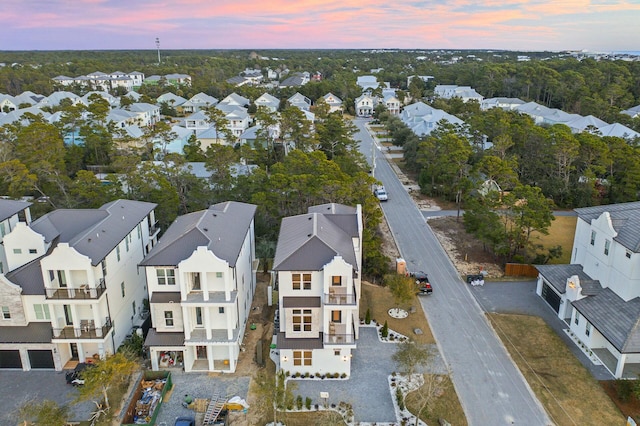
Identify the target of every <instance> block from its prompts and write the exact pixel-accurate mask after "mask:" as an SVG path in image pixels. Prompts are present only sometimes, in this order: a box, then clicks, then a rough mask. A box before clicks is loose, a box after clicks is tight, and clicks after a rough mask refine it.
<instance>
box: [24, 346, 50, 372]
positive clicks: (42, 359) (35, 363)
mask: <svg viewBox="0 0 640 426" xmlns="http://www.w3.org/2000/svg"><path fill="white" fill-rule="evenodd" d="M27 352H28V353H29V362H30V363H31V368H55V365H54V363H53V354H52V353H51V350H48V351H47V350H30V351H27Z"/></svg>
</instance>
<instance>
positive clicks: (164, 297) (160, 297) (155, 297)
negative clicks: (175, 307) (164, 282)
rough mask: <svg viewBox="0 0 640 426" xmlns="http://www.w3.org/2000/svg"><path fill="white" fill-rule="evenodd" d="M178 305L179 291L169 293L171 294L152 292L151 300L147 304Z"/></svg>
mask: <svg viewBox="0 0 640 426" xmlns="http://www.w3.org/2000/svg"><path fill="white" fill-rule="evenodd" d="M171 302H173V303H180V292H179V291H171V292H161V291H154V292H153V293H152V294H151V300H150V301H149V303H171Z"/></svg>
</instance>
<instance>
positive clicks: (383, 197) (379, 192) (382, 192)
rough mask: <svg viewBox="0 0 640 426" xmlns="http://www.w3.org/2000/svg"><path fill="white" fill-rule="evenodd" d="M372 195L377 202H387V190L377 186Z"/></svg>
mask: <svg viewBox="0 0 640 426" xmlns="http://www.w3.org/2000/svg"><path fill="white" fill-rule="evenodd" d="M373 195H375V196H376V197H377V198H378V200H379V201H387V200H388V199H389V196H388V195H387V190H386V189H384V186H378V187H377V188H376V189H375V190H374V191H373Z"/></svg>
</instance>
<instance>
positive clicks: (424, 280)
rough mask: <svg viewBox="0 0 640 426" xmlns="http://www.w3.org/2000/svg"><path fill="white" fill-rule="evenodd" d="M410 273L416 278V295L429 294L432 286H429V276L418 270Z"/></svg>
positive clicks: (431, 291)
mask: <svg viewBox="0 0 640 426" xmlns="http://www.w3.org/2000/svg"><path fill="white" fill-rule="evenodd" d="M410 275H411V276H412V277H413V278H415V280H416V286H417V287H418V295H429V294H431V293H433V287H432V286H431V282H429V276H428V275H427V274H426V273H424V272H422V271H420V272H413V273H411V274H410Z"/></svg>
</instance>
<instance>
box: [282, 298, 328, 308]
mask: <svg viewBox="0 0 640 426" xmlns="http://www.w3.org/2000/svg"><path fill="white" fill-rule="evenodd" d="M320 306H322V303H320V298H319V297H311V296H308V297H283V298H282V307H283V308H319V307H320Z"/></svg>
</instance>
